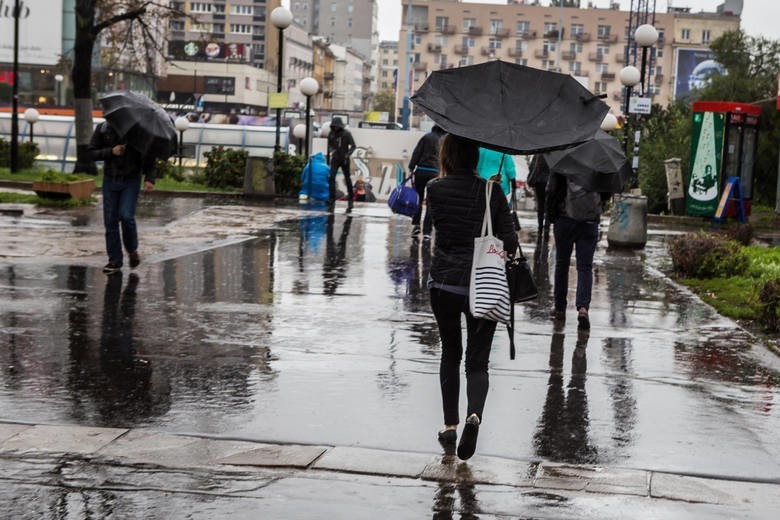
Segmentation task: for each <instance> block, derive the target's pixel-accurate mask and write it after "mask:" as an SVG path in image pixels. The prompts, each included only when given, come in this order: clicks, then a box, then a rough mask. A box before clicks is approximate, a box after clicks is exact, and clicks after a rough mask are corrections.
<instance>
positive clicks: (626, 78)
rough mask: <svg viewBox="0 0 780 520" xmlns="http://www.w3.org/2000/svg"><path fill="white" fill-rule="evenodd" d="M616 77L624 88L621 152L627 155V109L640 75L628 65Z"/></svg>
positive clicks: (637, 70) (634, 68)
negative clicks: (624, 100)
mask: <svg viewBox="0 0 780 520" xmlns="http://www.w3.org/2000/svg"><path fill="white" fill-rule="evenodd" d="M618 76H619V77H620V83H621V84H622V85H623V86H624V87H626V102H625V105H623V120H624V123H623V151H625V152H626V155H628V117H629V115H628V108H629V102H630V100H631V91H632V90H633V88H634V85H636V84H637V83H639V79H640V73H639V69H637V68H636V67H634V66H633V65H628V66H626V67H623V68H622V69H620V73H619V74H618Z"/></svg>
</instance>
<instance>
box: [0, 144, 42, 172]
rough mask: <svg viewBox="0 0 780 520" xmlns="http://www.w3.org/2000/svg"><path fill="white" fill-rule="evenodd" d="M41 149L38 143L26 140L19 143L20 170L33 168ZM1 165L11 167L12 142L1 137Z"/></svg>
mask: <svg viewBox="0 0 780 520" xmlns="http://www.w3.org/2000/svg"><path fill="white" fill-rule="evenodd" d="M39 153H40V149H39V148H38V143H35V142H30V141H25V142H23V143H21V144H19V155H18V164H17V165H18V167H19V169H20V170H25V169H27V168H32V166H33V164H34V163H35V158H36V157H38V154H39ZM0 167H4V168H10V167H11V143H10V141H6V140H5V139H3V138H2V137H0Z"/></svg>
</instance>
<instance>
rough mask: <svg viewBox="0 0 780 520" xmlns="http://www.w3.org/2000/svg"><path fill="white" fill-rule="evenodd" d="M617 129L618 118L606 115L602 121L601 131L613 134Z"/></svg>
mask: <svg viewBox="0 0 780 520" xmlns="http://www.w3.org/2000/svg"><path fill="white" fill-rule="evenodd" d="M615 128H617V118H616V117H615V116H613V115H612V114H607V115H605V116H604V120H603V121H601V129H602V130H604V131H605V132H611V131H612V130H614V129H615Z"/></svg>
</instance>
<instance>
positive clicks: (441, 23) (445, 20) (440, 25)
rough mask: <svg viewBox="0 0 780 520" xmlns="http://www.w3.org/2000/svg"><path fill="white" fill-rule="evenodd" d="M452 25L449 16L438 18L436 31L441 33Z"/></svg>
mask: <svg viewBox="0 0 780 520" xmlns="http://www.w3.org/2000/svg"><path fill="white" fill-rule="evenodd" d="M449 24H450V19H449V17H447V16H437V17H436V30H437V31H439V32H442V31H443V30H444V28H445V27H447V26H448V25H449Z"/></svg>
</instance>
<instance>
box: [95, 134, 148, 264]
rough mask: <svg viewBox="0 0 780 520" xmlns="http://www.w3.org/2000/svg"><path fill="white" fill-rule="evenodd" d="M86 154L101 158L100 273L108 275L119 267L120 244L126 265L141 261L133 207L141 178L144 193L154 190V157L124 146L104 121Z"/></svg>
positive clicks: (120, 262) (120, 256) (121, 259)
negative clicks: (103, 247)
mask: <svg viewBox="0 0 780 520" xmlns="http://www.w3.org/2000/svg"><path fill="white" fill-rule="evenodd" d="M89 153H90V156H91V157H92V160H93V161H103V225H104V227H105V230H106V251H107V253H108V263H107V264H106V265H105V266H104V267H103V272H104V273H106V274H112V273H117V272H119V271H120V269H122V265H123V254H122V244H124V246H125V250H126V251H127V253H128V258H129V260H130V267H131V268H135V267H137V266H138V264H139V263H140V262H141V259H140V257H139V256H138V230H137V228H136V224H135V208H136V204H137V203H138V195H139V193H140V191H141V178H142V177H143V179H144V182H143V190H144V192H151V191H152V190H154V180H155V164H154V159H152V158H148V157H144V156H143V155H142V154H141V153H140V152H138V151H137V150H136V149H135V148H133V147H131V146H127V143H126V142H124V141H123V140H122V139H120V138H119V136H118V135H117V133H116V131H114V129H113V128H112V127H111V125H109V124H108V121H104V122H103V123H101V124H100V125H98V127H97V128H96V129H95V132H94V134H92V140H91V141H90V143H89ZM120 227H121V236H120Z"/></svg>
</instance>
